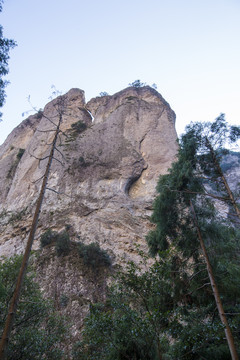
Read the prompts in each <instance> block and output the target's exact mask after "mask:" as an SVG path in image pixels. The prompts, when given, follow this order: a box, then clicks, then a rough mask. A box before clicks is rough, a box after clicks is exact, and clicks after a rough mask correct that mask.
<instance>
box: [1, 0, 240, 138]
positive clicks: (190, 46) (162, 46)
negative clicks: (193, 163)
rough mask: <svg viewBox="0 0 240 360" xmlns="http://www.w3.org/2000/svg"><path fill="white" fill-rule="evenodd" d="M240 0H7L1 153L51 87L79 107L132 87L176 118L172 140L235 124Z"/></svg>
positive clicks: (239, 94)
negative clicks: (154, 91)
mask: <svg viewBox="0 0 240 360" xmlns="http://www.w3.org/2000/svg"><path fill="white" fill-rule="evenodd" d="M239 19H240V0H199V1H198V0H128V1H127V0H122V1H121V2H120V1H114V0H111V1H110V0H98V1H97V0H88V1H81V0H67V1H66V0H64V1H62V0H21V1H19V0H5V3H4V5H3V12H2V13H1V14H0V23H1V24H2V25H3V27H4V36H5V37H10V38H13V39H15V40H16V41H17V43H18V47H17V48H15V49H14V50H13V51H11V60H10V63H9V68H10V73H9V75H8V79H9V80H10V82H11V84H10V85H9V86H8V87H7V89H6V92H7V99H6V100H7V101H6V105H5V106H4V108H3V109H2V111H3V122H1V123H0V144H1V143H2V142H3V140H4V139H5V138H6V136H7V135H8V134H9V133H10V131H11V130H12V128H14V127H15V126H17V125H18V124H19V123H20V122H21V121H22V120H23V118H22V117H21V114H22V112H24V111H26V110H28V109H29V104H28V102H27V97H28V95H31V100H32V103H33V104H34V105H35V106H36V107H38V108H42V107H43V106H44V105H45V104H46V103H47V102H48V101H49V100H48V97H49V96H50V94H51V85H52V84H54V85H55V86H56V88H57V89H58V90H60V91H62V92H63V93H64V92H66V91H68V90H69V89H70V88H72V87H78V88H81V89H83V90H85V94H86V99H87V100H89V99H90V98H92V97H95V96H97V95H98V94H99V92H101V91H107V92H108V93H109V94H113V93H115V92H117V91H119V90H122V89H123V88H125V87H127V86H128V83H129V82H133V81H134V80H136V79H140V80H141V81H143V82H146V83H148V84H149V85H151V84H152V83H156V84H157V86H158V91H159V92H160V93H161V94H162V96H163V97H164V98H165V99H166V101H168V102H169V104H170V105H171V107H172V109H173V110H174V111H175V112H176V115H177V121H176V127H177V131H178V133H181V132H182V131H183V130H184V127H185V125H186V124H187V123H189V122H190V121H191V120H193V121H209V120H214V118H216V117H217V116H218V115H219V114H220V113H221V112H224V113H225V114H226V118H227V120H229V121H231V122H232V123H235V124H239V123H240V69H239V66H240V65H239V64H240V21H239Z"/></svg>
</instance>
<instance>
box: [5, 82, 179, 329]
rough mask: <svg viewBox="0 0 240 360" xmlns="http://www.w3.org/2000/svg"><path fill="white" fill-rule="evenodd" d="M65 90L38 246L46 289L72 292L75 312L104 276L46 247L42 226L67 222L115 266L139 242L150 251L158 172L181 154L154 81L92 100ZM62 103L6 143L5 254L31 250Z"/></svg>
mask: <svg viewBox="0 0 240 360" xmlns="http://www.w3.org/2000/svg"><path fill="white" fill-rule="evenodd" d="M62 98H63V99H64V109H63V121H62V125H61V131H62V132H61V134H60V136H59V138H58V143H57V150H56V151H55V155H54V157H55V159H54V160H53V163H52V168H51V172H50V176H49V180H48V185H47V187H48V189H47V190H46V193H45V198H44V202H43V206H42V210H41V214H40V220H39V223H38V228H37V232H36V236H35V241H34V245H33V250H35V252H36V254H37V255H36V259H37V265H36V266H37V268H38V270H39V271H37V277H38V280H39V282H40V283H41V286H42V288H43V290H44V291H45V292H46V293H47V294H48V295H50V296H51V297H53V298H54V299H58V298H59V297H60V294H61V296H62V294H68V298H69V302H68V305H67V308H66V309H68V310H66V311H68V312H69V313H71V315H72V316H77V314H79V312H80V308H81V309H82V307H86V306H88V303H89V302H90V301H92V300H94V297H95V298H96V297H97V295H98V294H99V296H100V297H101V296H103V294H104V287H105V283H106V281H105V280H106V278H105V275H104V274H98V275H97V278H96V273H95V274H94V276H91V274H90V272H89V271H88V270H87V269H86V268H84V266H83V265H81V264H80V260H79V259H78V258H77V257H76V255H75V253H74V251H72V252H70V253H69V254H68V255H67V256H65V257H57V256H56V254H55V252H54V250H53V248H52V247H51V246H49V247H44V249H43V250H39V249H40V242H39V239H40V236H41V234H43V233H44V232H45V231H46V230H47V229H49V228H50V229H52V231H57V232H61V231H62V230H64V229H65V228H66V227H67V228H68V230H69V233H70V237H71V243H72V244H74V243H77V242H78V241H81V242H82V243H84V244H89V243H92V242H95V243H98V244H99V245H100V247H101V249H103V250H106V251H107V252H108V254H109V256H110V257H111V260H112V264H113V266H114V265H116V264H124V263H125V262H127V261H128V260H134V261H137V259H138V250H137V249H139V248H140V249H143V250H144V249H146V245H145V236H146V234H147V232H148V231H149V229H150V228H151V223H150V220H149V218H150V215H151V209H152V202H153V199H154V195H155V187H156V184H157V180H158V178H159V175H160V174H164V173H166V172H167V169H168V168H169V167H170V165H171V163H172V162H173V160H174V158H175V156H176V152H177V142H176V139H177V134H176V130H175V114H174V112H173V111H172V109H171V108H170V106H169V104H168V103H167V102H166V101H165V100H164V99H163V98H162V96H161V95H160V94H159V93H158V92H157V91H156V90H154V89H153V88H151V87H148V86H146V87H142V88H135V87H129V88H126V89H124V90H122V91H120V92H118V93H116V94H114V95H112V96H108V95H107V96H101V97H96V98H94V99H91V100H90V101H89V102H88V103H85V97H84V91H82V90H79V89H71V90H70V91H69V92H68V93H67V94H65V95H64V96H62ZM56 104H58V99H55V100H53V101H51V102H50V103H48V104H47V105H46V106H45V108H44V110H43V111H39V112H38V113H37V114H35V115H33V116H30V117H29V118H27V119H26V120H24V121H23V122H22V123H21V124H20V125H19V126H18V127H16V128H15V129H14V130H13V132H12V133H11V134H10V135H9V136H8V138H7V139H6V141H5V143H4V144H3V145H2V146H1V147H0V226H1V239H0V255H3V256H11V255H13V254H15V253H22V252H23V250H24V246H25V244H26V240H27V236H28V233H29V228H30V226H31V222H32V217H33V212H34V209H35V204H36V200H37V198H38V195H39V190H40V186H41V181H42V177H43V174H44V171H45V167H46V163H47V161H48V155H49V151H50V145H49V144H51V142H52V139H53V136H54V131H53V130H55V125H54V123H56V122H57V121H58V117H59V112H58V111H57V107H56ZM79 264H80V265H79ZM104 279H105V280H104ZM81 313H82V312H81ZM75 327H76V329H75V330H76V331H77V325H75Z"/></svg>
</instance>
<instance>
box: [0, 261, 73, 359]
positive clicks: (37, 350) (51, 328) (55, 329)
mask: <svg viewBox="0 0 240 360" xmlns="http://www.w3.org/2000/svg"><path fill="white" fill-rule="evenodd" d="M21 261H22V257H21V256H15V257H12V258H10V259H2V261H1V262H0V308H1V311H0V330H2V329H3V326H4V322H5V319H6V316H7V312H8V302H9V300H10V299H11V296H12V289H13V286H14V284H15V281H16V277H17V274H18V271H19V268H20V265H21ZM66 329H67V328H66V325H65V321H64V319H63V318H61V317H59V315H58V314H57V313H56V312H55V311H54V308H53V304H52V303H51V302H50V301H49V300H47V299H44V297H43V295H42V293H41V291H40V289H39V286H38V285H37V283H36V282H35V281H34V273H33V271H32V269H31V268H29V271H28V273H27V275H26V276H25V279H24V283H23V289H22V293H21V298H20V302H19V307H18V309H17V312H16V316H15V323H14V328H13V330H14V331H13V334H12V337H11V340H10V342H9V346H8V351H7V359H8V360H32V359H35V360H37V359H39V360H40V359H43V358H47V359H52V360H53V359H56V360H57V359H62V358H63V353H62V351H61V350H60V345H61V342H62V341H63V340H64V337H65V334H66Z"/></svg>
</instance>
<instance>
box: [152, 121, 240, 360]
mask: <svg viewBox="0 0 240 360" xmlns="http://www.w3.org/2000/svg"><path fill="white" fill-rule="evenodd" d="M239 137H240V128H239V127H234V126H229V125H228V124H227V123H226V121H225V119H224V116H223V115H221V116H220V117H218V118H217V119H216V120H215V122H214V123H212V124H210V123H206V124H202V123H195V124H191V125H190V126H188V127H187V130H186V133H185V134H184V135H183V136H182V138H181V140H180V143H179V154H178V160H177V161H176V162H175V163H174V164H173V165H172V168H171V169H170V171H169V174H167V175H165V176H162V177H161V178H160V180H159V183H158V192H159V196H158V197H157V199H156V201H155V204H154V213H153V217H152V219H153V222H154V223H156V229H155V230H154V231H152V232H150V233H149V235H148V237H147V241H148V244H149V247H150V251H151V253H152V254H153V255H156V254H157V253H158V251H161V250H164V249H167V248H168V247H169V246H174V247H175V248H176V249H177V250H178V253H179V255H178V262H177V263H178V264H181V266H183V264H185V269H186V278H187V279H188V280H187V281H188V283H189V291H188V296H189V301H190V303H191V304H192V305H193V304H194V306H195V310H196V308H198V309H200V308H203V305H204V307H205V308H206V306H207V307H208V311H207V312H205V314H204V315H203V316H204V317H203V318H202V321H203V320H204V321H205V322H207V320H208V319H209V318H211V317H212V316H213V314H212V313H211V311H212V310H213V304H214V303H213V299H214V298H215V302H216V305H217V308H218V312H219V316H220V319H221V322H222V326H223V327H224V330H225V333H226V337H227V341H228V345H229V349H230V352H231V356H232V359H238V355H237V351H236V347H235V345H234V340H233V336H232V333H231V329H230V326H229V324H228V319H227V317H226V315H225V314H224V311H223V306H222V300H221V298H220V295H219V293H220V294H221V295H222V296H224V301H223V302H224V305H225V306H227V307H228V308H229V307H231V305H232V306H233V308H234V307H235V309H236V307H237V306H239V301H240V298H239V295H240V294H237V296H236V294H235V295H233V294H228V291H227V288H228V289H230V288H231V285H230V284H232V286H233V282H234V280H233V279H231V273H232V271H233V269H235V271H237V272H238V273H239V275H240V264H239V258H236V254H237V253H238V251H239V250H238V241H239V233H237V230H236V228H235V227H233V226H230V224H229V223H227V222H226V219H223V218H222V217H221V216H220V215H221V214H220V213H219V212H218V211H217V207H216V204H215V200H218V201H223V202H224V203H225V204H227V205H229V206H230V207H232V208H233V209H234V211H235V214H236V216H239V207H238V204H237V202H236V199H235V198H234V195H233V192H232V191H231V190H230V187H229V184H228V183H227V180H226V178H225V176H224V174H223V172H222V169H221V157H222V156H223V153H224V152H225V151H224V149H223V147H224V145H225V144H226V143H229V142H230V143H232V142H236V141H237V139H239ZM213 185H214V187H215V188H216V191H211V190H212V188H213ZM227 247H228V250H232V249H231V247H232V248H234V252H233V251H228V253H224V250H225V249H226V248H227ZM226 256H228V261H226ZM231 257H232V259H231ZM203 260H204V261H205V263H206V269H207V272H208V278H209V280H210V281H209V282H206V272H205V270H204V268H203ZM175 263H176V260H175ZM179 266H180V265H179ZM179 266H178V268H179ZM190 268H191V270H190ZM176 270H177V269H176ZM215 278H216V279H215ZM210 285H211V286H212V294H213V295H214V297H211V295H210V296H209V286H210ZM218 288H219V289H218ZM200 290H201V291H200ZM235 290H236V288H235ZM199 291H200V293H199ZM199 294H200V295H199ZM196 295H198V296H199V297H197V296H196ZM204 298H205V299H204ZM233 298H234V299H233ZM233 304H234V305H233ZM192 305H191V306H190V308H191V309H193V307H192ZM210 308H212V310H211V311H210ZM235 312H236V311H235ZM189 315H190V317H189V318H191V316H192V315H193V311H192V310H191V311H190V312H189ZM195 315H196V313H195ZM232 315H233V317H232V319H231V320H230V321H231V322H232V320H233V318H234V314H232ZM185 321H186V319H185ZM212 341H214V339H212ZM190 351H191V350H190ZM192 351H193V350H192Z"/></svg>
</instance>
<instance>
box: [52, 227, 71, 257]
mask: <svg viewBox="0 0 240 360" xmlns="http://www.w3.org/2000/svg"><path fill="white" fill-rule="evenodd" d="M55 249H56V252H57V256H61V255H62V256H65V255H67V254H68V253H69V251H70V237H69V234H68V233H67V231H66V230H64V231H62V232H61V233H59V234H58V235H57V239H56V245H55Z"/></svg>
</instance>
